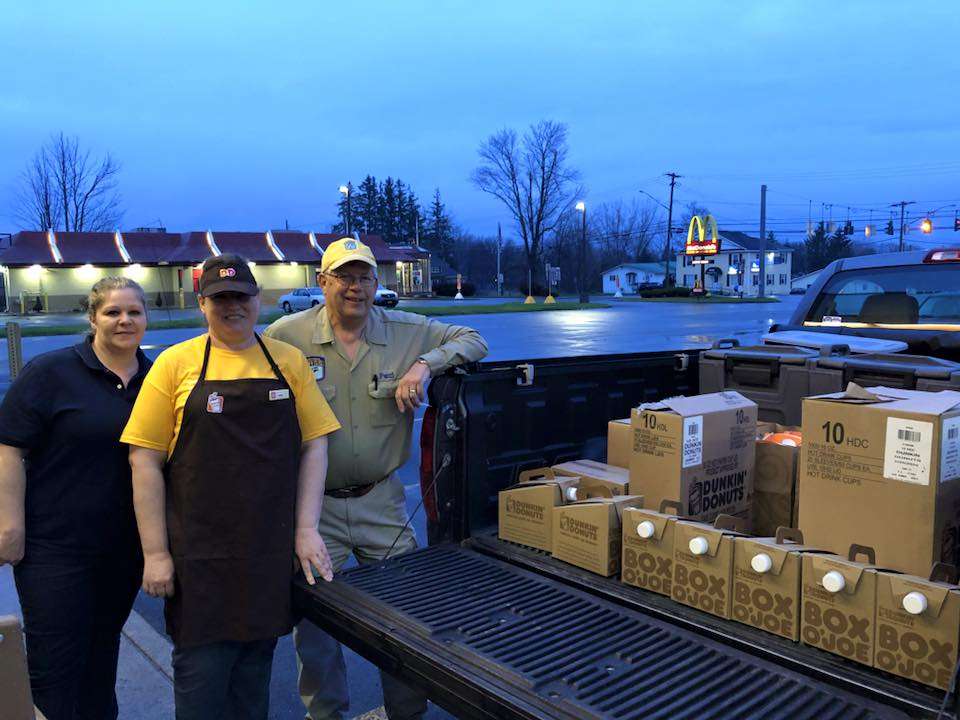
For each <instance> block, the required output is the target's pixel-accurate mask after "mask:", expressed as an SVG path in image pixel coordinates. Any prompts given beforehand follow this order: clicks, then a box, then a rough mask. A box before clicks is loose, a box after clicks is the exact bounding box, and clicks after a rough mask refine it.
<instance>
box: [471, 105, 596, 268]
mask: <svg viewBox="0 0 960 720" xmlns="http://www.w3.org/2000/svg"><path fill="white" fill-rule="evenodd" d="M478 152H479V154H480V160H481V164H480V167H478V168H477V169H476V170H474V171H473V174H472V176H471V179H472V180H473V183H474V184H475V185H476V186H477V187H478V188H479V189H480V190H482V191H483V192H485V193H489V194H490V195H493V196H494V197H495V198H497V199H498V200H500V202H502V203H503V204H504V205H506V207H507V209H508V210H509V211H510V214H511V215H512V216H513V219H514V222H515V223H516V225H517V230H518V231H519V233H520V238H521V240H522V241H523V249H524V253H525V255H526V260H527V269H528V270H529V271H530V272H531V273H536V272H537V270H539V265H540V256H541V254H542V251H543V239H544V236H545V235H546V234H547V233H548V232H550V231H551V230H553V228H554V227H555V226H556V223H557V220H558V217H559V216H560V214H561V212H562V211H563V210H564V209H565V208H567V207H569V206H570V202H571V200H572V192H571V185H572V184H573V183H574V182H576V180H577V178H578V177H579V173H578V172H577V171H576V170H574V169H573V168H571V167H569V166H568V165H567V155H568V153H569V148H568V146H567V126H566V125H564V124H563V123H557V122H552V121H549V120H541V121H540V122H538V123H537V124H536V125H531V126H530V128H529V129H528V130H527V132H526V134H524V136H523V137H522V138H521V137H519V136H518V135H517V133H516V131H514V130H511V129H509V128H505V129H503V130H501V131H499V132H497V133H494V134H493V135H491V136H490V137H489V138H487V139H486V140H485V141H484V142H483V143H482V144H481V145H480V148H479V151H478Z"/></svg>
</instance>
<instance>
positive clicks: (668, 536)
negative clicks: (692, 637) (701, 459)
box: [620, 500, 680, 597]
mask: <svg viewBox="0 0 960 720" xmlns="http://www.w3.org/2000/svg"><path fill="white" fill-rule="evenodd" d="M679 507H680V505H679V503H676V502H671V501H668V500H664V501H663V502H662V503H660V511H659V512H657V511H656V510H647V509H645V508H637V507H633V508H625V509H624V511H623V562H622V564H621V569H620V579H621V580H622V581H623V582H624V583H625V584H627V585H633V586H634V587H638V588H642V589H644V590H650V591H652V592H656V593H660V594H661V595H666V596H668V597H669V596H670V593H671V591H672V589H673V536H674V530H675V528H674V526H675V525H676V522H677V516H676V515H669V514H667V510H668V509H670V508H672V509H673V510H674V511H677V510H678V509H679Z"/></svg>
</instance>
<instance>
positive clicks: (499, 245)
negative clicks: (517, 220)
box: [497, 223, 503, 297]
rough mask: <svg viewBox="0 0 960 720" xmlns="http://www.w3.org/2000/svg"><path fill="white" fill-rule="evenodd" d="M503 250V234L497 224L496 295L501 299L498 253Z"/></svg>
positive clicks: (501, 284)
mask: <svg viewBox="0 0 960 720" xmlns="http://www.w3.org/2000/svg"><path fill="white" fill-rule="evenodd" d="M502 248H503V233H502V232H501V231H500V223H497V295H499V296H500V297H503V275H502V274H501V272H500V251H501V249H502Z"/></svg>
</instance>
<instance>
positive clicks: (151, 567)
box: [143, 552, 173, 597]
mask: <svg viewBox="0 0 960 720" xmlns="http://www.w3.org/2000/svg"><path fill="white" fill-rule="evenodd" d="M143 591H144V592H145V593H146V594H147V595H151V596H153V597H173V558H172V557H170V553H168V552H162V553H152V554H150V555H145V556H144V558H143Z"/></svg>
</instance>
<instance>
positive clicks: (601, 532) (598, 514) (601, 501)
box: [553, 495, 643, 576]
mask: <svg viewBox="0 0 960 720" xmlns="http://www.w3.org/2000/svg"><path fill="white" fill-rule="evenodd" d="M628 507H643V498H642V497H640V496H636V495H620V496H617V497H612V498H590V499H588V500H579V501H577V502H575V503H571V504H570V505H562V506H560V507H555V508H554V509H553V556H554V557H555V558H558V559H559V560H563V561H564V562H568V563H570V564H571V565H576V566H578V567H582V568H583V569H585V570H589V571H590V572H595V573H597V574H598V575H606V576H610V575H616V574H617V573H618V572H620V546H621V538H622V535H623V531H622V529H621V513H622V512H623V510H624V508H628Z"/></svg>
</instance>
